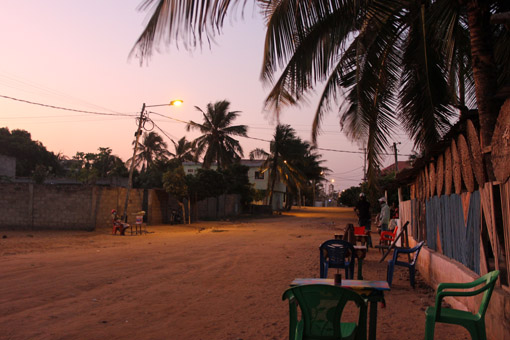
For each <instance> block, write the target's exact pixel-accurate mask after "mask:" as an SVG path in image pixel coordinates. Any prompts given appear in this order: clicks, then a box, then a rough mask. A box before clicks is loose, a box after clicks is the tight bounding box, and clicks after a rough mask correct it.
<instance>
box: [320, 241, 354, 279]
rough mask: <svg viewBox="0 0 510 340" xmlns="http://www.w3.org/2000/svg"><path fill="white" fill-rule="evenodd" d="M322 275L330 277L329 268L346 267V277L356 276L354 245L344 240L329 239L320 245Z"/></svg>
mask: <svg viewBox="0 0 510 340" xmlns="http://www.w3.org/2000/svg"><path fill="white" fill-rule="evenodd" d="M319 251H320V277H321V278H322V279H324V278H327V277H328V269H329V268H343V269H345V278H346V279H348V280H349V279H350V280H352V279H353V278H354V259H355V253H354V247H353V246H352V244H351V243H349V242H347V241H344V240H328V241H326V242H324V243H322V244H321V245H320V246H319Z"/></svg>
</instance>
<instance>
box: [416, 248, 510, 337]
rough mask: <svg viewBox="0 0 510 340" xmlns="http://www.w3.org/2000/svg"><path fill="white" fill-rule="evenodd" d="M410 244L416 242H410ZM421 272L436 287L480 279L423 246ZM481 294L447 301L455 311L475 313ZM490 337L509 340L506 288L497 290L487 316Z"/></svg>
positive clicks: (509, 301)
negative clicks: (448, 283) (442, 284)
mask: <svg viewBox="0 0 510 340" xmlns="http://www.w3.org/2000/svg"><path fill="white" fill-rule="evenodd" d="M410 243H411V245H414V244H416V241H415V240H413V239H411V240H410ZM417 265H418V271H419V272H420V274H421V276H422V277H423V278H424V279H425V280H426V281H427V282H428V283H429V284H430V285H431V286H432V287H434V288H437V285H438V284H439V283H441V282H461V283H464V282H471V281H474V280H476V279H477V278H479V277H480V276H479V275H477V274H476V273H475V272H473V271H471V270H469V269H468V268H466V267H465V266H464V265H462V264H461V263H459V262H457V261H455V260H452V259H450V258H448V257H446V256H444V255H442V254H439V253H438V252H435V251H433V250H431V249H429V248H428V247H423V249H422V250H421V252H420V255H419V257H418V262H417ZM480 301H481V295H480V296H477V297H465V298H462V299H459V298H457V299H455V298H452V297H448V298H446V302H448V303H449V304H451V305H452V307H453V308H456V309H461V310H468V311H470V312H474V313H476V312H477V311H478V307H479V306H480ZM485 323H486V330H487V338H488V339H490V340H510V292H509V291H508V290H507V288H501V287H496V288H495V289H494V292H493V293H492V297H491V301H490V303H489V307H488V309H487V313H486V315H485Z"/></svg>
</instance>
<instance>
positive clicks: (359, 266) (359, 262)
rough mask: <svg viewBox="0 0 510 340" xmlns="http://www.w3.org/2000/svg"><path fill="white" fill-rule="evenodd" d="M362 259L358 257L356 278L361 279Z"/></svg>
mask: <svg viewBox="0 0 510 340" xmlns="http://www.w3.org/2000/svg"><path fill="white" fill-rule="evenodd" d="M362 270H363V259H358V280H363V271H362Z"/></svg>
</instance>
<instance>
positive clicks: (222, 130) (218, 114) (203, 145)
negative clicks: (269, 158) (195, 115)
mask: <svg viewBox="0 0 510 340" xmlns="http://www.w3.org/2000/svg"><path fill="white" fill-rule="evenodd" d="M195 108H196V109H197V110H198V111H200V112H202V115H203V117H204V122H203V123H202V124H198V123H195V122H193V121H191V122H189V123H188V125H187V129H188V131H189V130H191V129H197V130H199V131H200V132H201V133H202V136H200V137H198V138H197V139H195V141H194V142H193V143H194V145H195V146H196V158H198V157H200V156H201V155H202V154H203V155H204V156H203V157H204V158H203V166H204V167H205V168H209V167H210V166H211V164H212V163H213V162H216V163H217V164H218V169H221V168H223V167H226V166H229V165H230V164H232V163H234V162H235V161H237V160H240V159H241V157H242V156H243V149H242V147H241V144H239V141H238V140H236V139H234V138H232V136H242V137H247V134H246V131H247V127H246V125H232V123H233V121H234V120H235V119H236V118H237V117H238V116H239V111H229V109H230V103H229V102H228V101H226V100H222V101H218V102H216V103H214V104H212V103H209V104H207V110H206V111H203V110H202V109H200V108H199V107H198V106H195Z"/></svg>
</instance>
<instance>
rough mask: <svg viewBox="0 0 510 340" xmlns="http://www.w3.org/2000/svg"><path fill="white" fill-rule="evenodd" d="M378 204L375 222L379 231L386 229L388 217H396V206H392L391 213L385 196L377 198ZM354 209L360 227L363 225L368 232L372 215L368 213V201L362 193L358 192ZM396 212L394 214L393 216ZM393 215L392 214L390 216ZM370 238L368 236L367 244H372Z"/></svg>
mask: <svg viewBox="0 0 510 340" xmlns="http://www.w3.org/2000/svg"><path fill="white" fill-rule="evenodd" d="M379 204H380V205H381V211H380V212H379V214H378V215H377V218H376V222H377V225H378V228H379V229H380V230H381V231H385V230H388V226H389V224H390V219H392V218H398V207H394V209H393V214H392V211H391V209H390V207H389V206H388V203H387V202H386V197H381V198H379ZM354 211H355V212H356V214H357V215H358V224H359V226H360V227H365V230H366V231H367V232H368V234H370V232H371V229H372V215H371V213H370V202H368V200H367V197H366V195H365V194H364V193H361V194H359V201H358V203H357V204H356V207H355V208H354ZM395 214H396V216H395ZM392 215H393V216H392ZM371 243H372V239H371V237H369V246H372V244H371Z"/></svg>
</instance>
